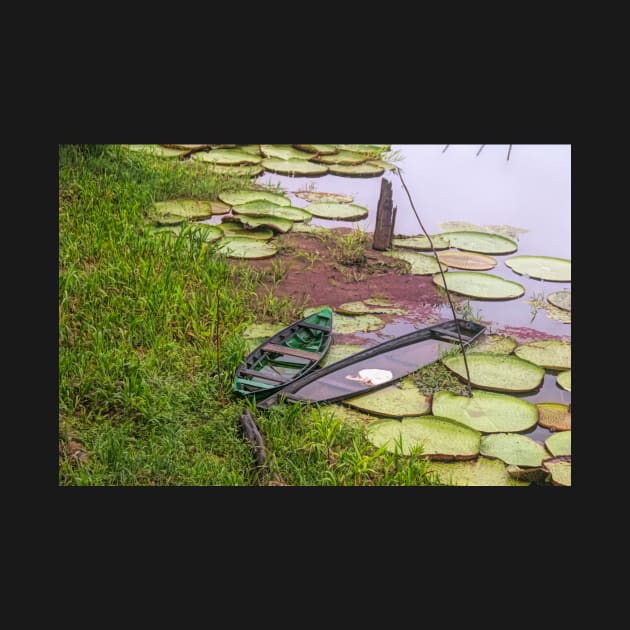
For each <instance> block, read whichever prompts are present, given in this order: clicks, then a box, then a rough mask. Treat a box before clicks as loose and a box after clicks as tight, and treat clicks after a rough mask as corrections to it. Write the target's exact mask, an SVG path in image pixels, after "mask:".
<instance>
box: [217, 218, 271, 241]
mask: <svg viewBox="0 0 630 630" xmlns="http://www.w3.org/2000/svg"><path fill="white" fill-rule="evenodd" d="M217 227H218V228H219V229H220V230H221V231H222V232H223V236H230V237H231V236H241V237H243V238H255V239H258V240H261V241H268V240H269V239H271V238H273V231H272V230H269V229H266V228H261V227H256V228H248V227H246V226H245V225H243V224H242V223H238V222H236V221H224V222H223V223H219V224H218V225H217Z"/></svg>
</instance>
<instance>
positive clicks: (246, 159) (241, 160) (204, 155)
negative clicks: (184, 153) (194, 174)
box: [192, 149, 261, 166]
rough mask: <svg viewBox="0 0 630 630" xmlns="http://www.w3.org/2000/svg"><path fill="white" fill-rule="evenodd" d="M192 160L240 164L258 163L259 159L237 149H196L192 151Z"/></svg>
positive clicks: (225, 164)
mask: <svg viewBox="0 0 630 630" xmlns="http://www.w3.org/2000/svg"><path fill="white" fill-rule="evenodd" d="M192 159H193V160H198V161H200V162H211V163H212V164H222V165H224V166H227V165H240V164H258V163H259V162H260V160H261V158H260V156H258V155H253V154H252V153H247V152H245V151H239V150H238V149H212V151H197V152H196V153H193V156H192Z"/></svg>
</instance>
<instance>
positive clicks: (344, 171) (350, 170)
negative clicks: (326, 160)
mask: <svg viewBox="0 0 630 630" xmlns="http://www.w3.org/2000/svg"><path fill="white" fill-rule="evenodd" d="M328 170H329V171H330V172H331V173H332V174H333V175H343V176H345V177H378V176H379V175H382V174H383V173H384V172H385V169H384V168H383V167H382V166H378V165H376V164H368V163H367V162H366V163H364V164H329V165H328Z"/></svg>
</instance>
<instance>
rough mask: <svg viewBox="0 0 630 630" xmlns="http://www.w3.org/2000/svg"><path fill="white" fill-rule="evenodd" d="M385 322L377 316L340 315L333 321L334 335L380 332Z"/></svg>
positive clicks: (336, 315)
mask: <svg viewBox="0 0 630 630" xmlns="http://www.w3.org/2000/svg"><path fill="white" fill-rule="evenodd" d="M383 326H385V322H384V321H383V320H382V319H381V318H380V317H377V316H376V315H339V314H338V313H336V314H335V317H334V319H333V333H337V334H350V333H355V332H371V331H373V330H380V329H381V328H383Z"/></svg>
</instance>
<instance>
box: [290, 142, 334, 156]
mask: <svg viewBox="0 0 630 630" xmlns="http://www.w3.org/2000/svg"><path fill="white" fill-rule="evenodd" d="M293 146H294V147H295V148H296V149H299V150H300V151H306V152H307V153H319V154H320V155H330V154H332V153H337V147H336V146H335V145H334V144H294V145H293Z"/></svg>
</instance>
